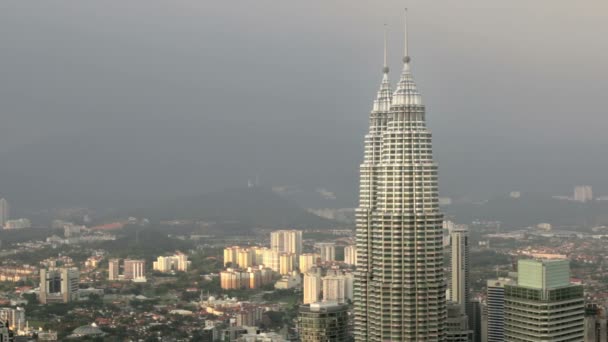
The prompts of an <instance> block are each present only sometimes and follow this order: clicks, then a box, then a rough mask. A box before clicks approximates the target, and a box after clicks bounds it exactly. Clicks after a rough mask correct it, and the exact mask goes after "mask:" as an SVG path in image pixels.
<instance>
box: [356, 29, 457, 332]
mask: <svg viewBox="0 0 608 342" xmlns="http://www.w3.org/2000/svg"><path fill="white" fill-rule="evenodd" d="M406 31H407V30H406ZM404 56H405V57H404V58H403V62H404V64H403V71H402V73H401V78H400V80H399V82H398V84H397V89H396V90H395V92H394V93H392V92H391V87H390V83H389V80H388V71H389V70H388V66H387V63H386V52H385V63H384V69H383V72H384V75H383V78H382V83H381V85H380V90H379V91H378V96H377V98H376V100H375V101H374V105H373V109H372V112H371V115H370V127H369V132H368V133H367V135H366V136H365V155H364V160H363V163H362V164H361V166H360V177H361V180H360V197H359V207H358V208H357V210H356V225H357V233H356V235H357V271H356V274H355V277H356V280H355V299H354V303H355V340H356V341H358V342H364V341H365V342H367V341H370V342H375V341H427V342H429V341H445V339H446V333H447V331H446V321H447V312H446V298H445V292H446V285H445V280H444V269H443V268H444V260H443V230H442V224H443V215H442V214H441V213H440V211H439V200H438V185H437V163H435V161H434V160H433V154H432V148H431V143H432V142H431V132H430V131H429V130H428V128H427V126H426V118H425V115H426V114H425V106H424V104H423V103H422V97H421V95H420V93H419V92H418V90H417V88H416V84H415V83H414V79H413V77H412V72H411V62H410V57H409V54H408V51H407V34H406V41H405V54H404Z"/></svg>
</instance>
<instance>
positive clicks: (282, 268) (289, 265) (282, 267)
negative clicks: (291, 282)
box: [279, 253, 296, 275]
mask: <svg viewBox="0 0 608 342" xmlns="http://www.w3.org/2000/svg"><path fill="white" fill-rule="evenodd" d="M295 266H296V255H295V254H293V253H281V254H280V255H279V273H281V274H283V275H288V274H291V273H292V272H293V271H294V270H295Z"/></svg>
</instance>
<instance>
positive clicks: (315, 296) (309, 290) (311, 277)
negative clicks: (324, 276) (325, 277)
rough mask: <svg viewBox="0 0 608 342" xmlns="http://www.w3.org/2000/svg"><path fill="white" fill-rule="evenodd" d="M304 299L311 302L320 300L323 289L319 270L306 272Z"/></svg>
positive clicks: (305, 302)
mask: <svg viewBox="0 0 608 342" xmlns="http://www.w3.org/2000/svg"><path fill="white" fill-rule="evenodd" d="M303 282H304V300H303V301H302V303H304V304H310V303H316V302H318V301H319V299H320V296H321V291H322V280H321V275H320V274H319V273H318V272H310V273H305V274H304V281H303Z"/></svg>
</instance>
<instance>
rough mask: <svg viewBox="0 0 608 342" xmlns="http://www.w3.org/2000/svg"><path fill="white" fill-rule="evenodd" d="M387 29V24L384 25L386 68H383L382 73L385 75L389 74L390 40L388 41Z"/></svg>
mask: <svg viewBox="0 0 608 342" xmlns="http://www.w3.org/2000/svg"><path fill="white" fill-rule="evenodd" d="M387 36H388V34H387V27H386V24H384V66H383V68H382V72H383V73H385V74H388V52H387V49H388V39H387Z"/></svg>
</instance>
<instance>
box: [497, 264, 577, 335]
mask: <svg viewBox="0 0 608 342" xmlns="http://www.w3.org/2000/svg"><path fill="white" fill-rule="evenodd" d="M504 288H505V341H507V342H516V341H517V342H537V341H552V342H565V341H583V338H584V326H585V325H584V319H585V303H584V296H583V286H582V285H575V284H571V283H570V267H569V261H568V260H519V261H518V263H517V285H507V284H505V286H504Z"/></svg>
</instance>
